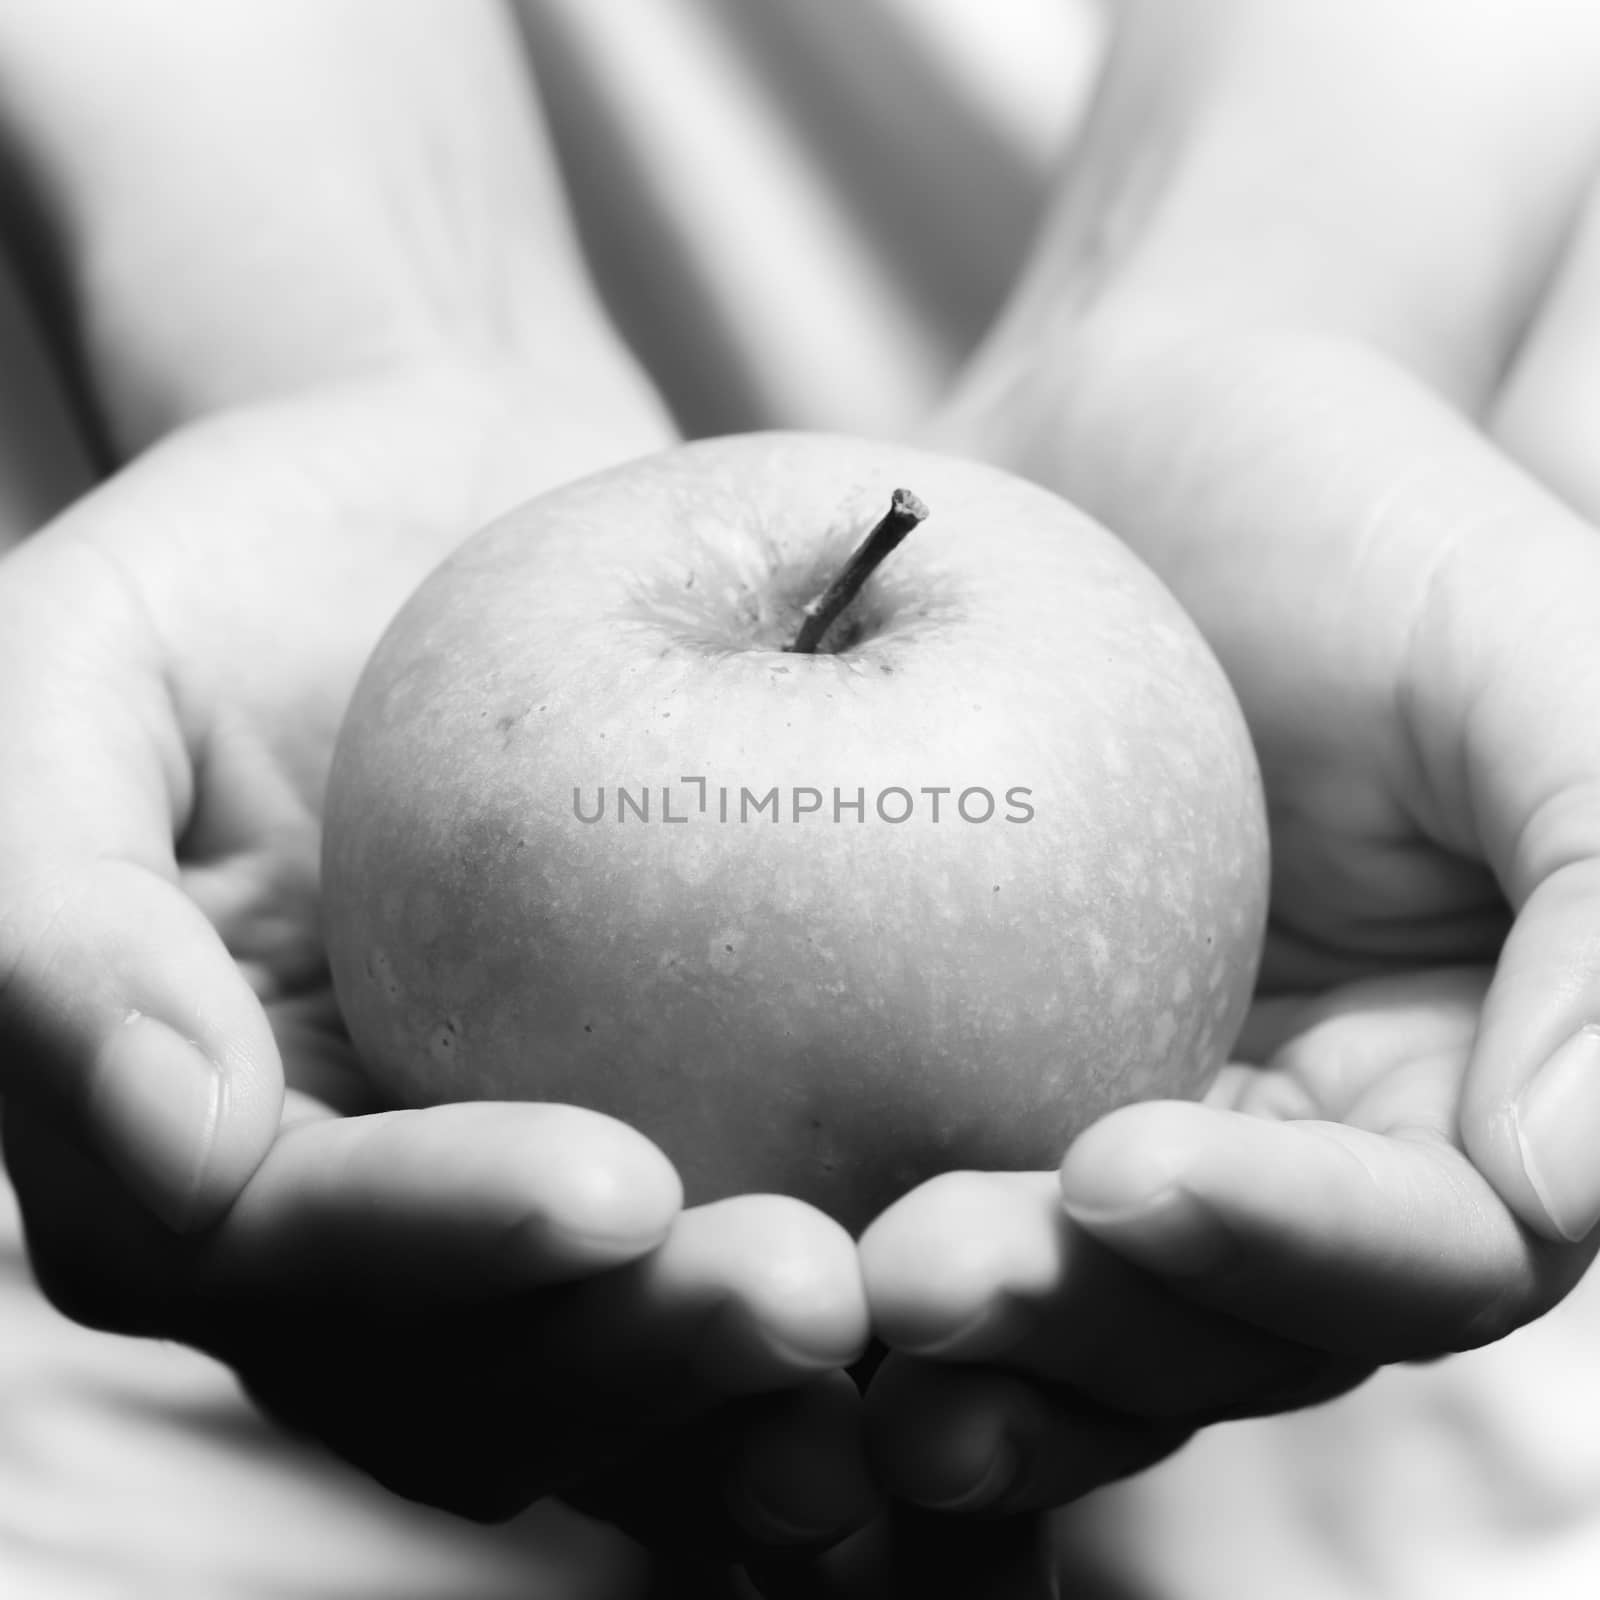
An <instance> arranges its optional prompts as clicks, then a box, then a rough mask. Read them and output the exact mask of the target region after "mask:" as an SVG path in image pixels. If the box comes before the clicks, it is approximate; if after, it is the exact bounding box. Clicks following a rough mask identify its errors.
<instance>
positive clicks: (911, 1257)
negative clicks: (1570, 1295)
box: [861, 968, 1584, 1514]
mask: <svg viewBox="0 0 1600 1600" xmlns="http://www.w3.org/2000/svg"><path fill="white" fill-rule="evenodd" d="M1487 982H1488V974H1487V971H1486V970H1484V969H1477V968H1448V969H1440V970H1436V971H1433V972H1421V973H1416V974H1412V975H1408V976H1404V977H1391V978H1372V979H1366V980H1360V981H1357V982H1354V983H1351V984H1348V985H1343V986H1340V987H1337V988H1335V989H1333V990H1331V991H1328V992H1326V993H1324V994H1323V995H1321V996H1319V997H1317V998H1315V999H1311V1000H1293V1001H1287V1000H1286V1001H1276V1002H1267V1003H1265V1004H1263V1005H1262V1006H1261V1007H1259V1008H1258V1010H1257V1012H1256V1014H1255V1016H1254V1017H1253V1018H1252V1023H1251V1026H1250V1028H1249V1029H1248V1030H1247V1034H1246V1039H1245V1041H1244V1043H1245V1044H1246V1046H1248V1047H1249V1048H1250V1049H1251V1051H1252V1053H1254V1054H1255V1055H1256V1057H1257V1060H1256V1063H1255V1064H1246V1063H1244V1062H1237V1063H1235V1064H1233V1065H1231V1066H1229V1067H1228V1068H1226V1069H1225V1071H1224V1072H1223V1074H1222V1076H1221V1077H1220V1078H1219V1080H1218V1082H1217V1084H1216V1086H1215V1088H1214V1089H1213V1091H1212V1092H1211V1094H1210V1095H1208V1097H1207V1099H1206V1101H1205V1102H1204V1103H1203V1104H1182V1103H1177V1102H1165V1103H1158V1104H1151V1105H1142V1106H1131V1107H1127V1108H1124V1109H1123V1110H1121V1111H1118V1112H1113V1113H1112V1114H1111V1115H1110V1116H1109V1117H1107V1118H1105V1119H1103V1120H1102V1121H1101V1122H1100V1123H1098V1124H1096V1125H1095V1126H1094V1127H1093V1128H1091V1129H1090V1130H1089V1131H1088V1132H1086V1133H1085V1134H1083V1135H1082V1136H1081V1137H1080V1138H1079V1140H1078V1141H1077V1143H1076V1144H1075V1145H1074V1146H1073V1148H1072V1150H1071V1151H1070V1152H1069V1153H1068V1156H1067V1158H1066V1161H1065V1162H1064V1164H1063V1166H1062V1169H1061V1172H1060V1173H1059V1174H1055V1173H958V1174H951V1175H948V1176H946V1177H943V1178H940V1179H936V1180H934V1181H933V1182H932V1183H930V1184H928V1185H925V1186H924V1187H923V1188H922V1189H919V1190H917V1191H916V1192H914V1193H913V1194H911V1195H909V1196H907V1197H906V1198H905V1199H904V1200H902V1201H901V1202H899V1204H898V1205H896V1206H895V1207H893V1208H891V1209H890V1210H889V1211H888V1212H886V1213H885V1214H884V1215H883V1216H882V1217H881V1218H879V1220H878V1221H877V1222H876V1223H874V1224H873V1226H872V1227H871V1228H870V1229H869V1230H868V1232H867V1233H866V1235H865V1236H864V1238H863V1240H862V1243H861V1252H862V1261H863V1268H864V1272H865V1275H866V1280H867V1284H868V1290H869V1295H870V1298H871V1303H872V1309H873V1315H874V1318H875V1322H876V1325H877V1327H878V1329H879V1331H880V1332H881V1334H882V1336H883V1337H884V1338H885V1339H886V1340H887V1342H888V1343H889V1344H890V1345H891V1346H892V1347H894V1349H895V1351H896V1352H897V1353H896V1354H895V1355H893V1356H891V1357H890V1359H889V1360H888V1361H887V1362H886V1363H885V1365H884V1366H883V1368H882V1369H880V1371H879V1373H878V1375H877V1379H876V1381H875V1382H874V1384H873V1387H872V1389H871V1391H870V1393H869V1397H868V1404H867V1412H868V1430H869V1443H870V1445H871V1448H872V1451H873V1454H874V1459H875V1460H876V1462H877V1464H878V1467H879V1470H880V1472H881V1474H882V1477H883V1480H884V1482H885V1484H886V1486H887V1487H889V1488H890V1489H891V1490H892V1491H893V1492H895V1493H896V1494H898V1495H900V1496H901V1497H903V1498H906V1499H908V1500H910V1501H912V1502H913V1503H917V1504H922V1505H927V1506H938V1507H943V1508H945V1509H949V1510H962V1511H972V1512H982V1513H987V1514H995V1513H1001V1512H1021V1511H1026V1510H1032V1509H1039V1508H1043V1507H1047V1506H1051V1505H1055V1504H1059V1503H1062V1502H1064V1501H1066V1500H1070V1499H1073V1498H1076V1497H1077V1496H1079V1495H1081V1494H1084V1493H1086V1492H1087V1491H1088V1490H1090V1489H1092V1488H1096V1487H1098V1486H1099V1485H1101V1484H1103V1483H1105V1482H1108V1481H1111V1480H1113V1479H1115V1478H1118V1477H1122V1476H1125V1475H1127V1474H1128V1473H1131V1472H1135V1471H1138V1470H1140V1469H1142V1468H1143V1467H1145V1466H1148V1465H1150V1464H1151V1463H1153V1462H1155V1461H1157V1460H1159V1459H1161V1458H1162V1457H1163V1456H1165V1455H1167V1454H1169V1453H1170V1452H1171V1451H1173V1450H1174V1449H1176V1448H1178V1446H1179V1445H1181V1444H1182V1443H1183V1442H1184V1440H1186V1439H1187V1438H1188V1437H1189V1435H1190V1434H1191V1433H1193V1432H1194V1430H1195V1429H1196V1428H1198V1427H1202V1426H1205V1425H1207V1424H1209V1423H1211V1422H1215V1421H1219V1420H1224V1419H1231V1418H1237V1417H1243V1416H1251V1415H1262V1414H1270V1413H1273V1412H1277V1411H1283V1410H1290V1409H1294V1408H1296V1407H1299V1406H1303V1405H1307V1404H1312V1403H1315V1402H1317V1401H1320V1400H1324V1399H1327V1398H1330V1397H1332V1396H1333V1395H1336V1394H1338V1393H1340V1392H1341V1391H1342V1390H1344V1389H1346V1388H1348V1387H1350V1386H1352V1385H1354V1384H1355V1383H1357V1382H1359V1381H1360V1380H1361V1379H1362V1378H1363V1377H1365V1376H1366V1375H1367V1373H1368V1372H1370V1371H1371V1370H1372V1369H1373V1368H1374V1367H1376V1366H1378V1365H1380V1364H1382V1363H1385V1362H1391V1361H1398V1360H1405V1359H1410V1358H1419V1357H1431V1356H1435V1355H1438V1354H1440V1353H1441V1352H1443V1351H1445V1350H1453V1349H1459V1348H1465V1347H1468V1346H1471V1345H1474V1344H1479V1343H1483V1342H1485V1341H1487V1340H1489V1339H1492V1338H1495V1337H1497V1336H1498V1335H1500V1334H1502V1333H1504V1332H1505V1331H1507V1330H1508V1329H1509V1328H1510V1327H1513V1326H1515V1325H1517V1324H1518V1323H1520V1322H1522V1321H1525V1320H1527V1319H1528V1318H1530V1317H1531V1316H1533V1315H1534V1314H1536V1312H1537V1311H1538V1310H1540V1309H1543V1308H1545V1307H1548V1306H1549V1305H1551V1304H1553V1303H1554V1302H1555V1301H1556V1300H1558V1299H1559V1298H1560V1297H1561V1296H1562V1295H1563V1294H1564V1293H1565V1292H1566V1291H1567V1289H1569V1288H1570V1287H1571V1285H1572V1283H1573V1282H1574V1281H1576V1278H1577V1276H1578V1275H1579V1274H1580V1273H1581V1271H1582V1269H1583V1265H1584V1261H1583V1259H1582V1258H1581V1257H1580V1256H1578V1255H1577V1254H1575V1253H1574V1252H1573V1251H1572V1250H1570V1249H1568V1248H1567V1247H1565V1246H1562V1245H1559V1244H1552V1243H1551V1242H1549V1241H1546V1240H1543V1239H1541V1238H1539V1237H1538V1236H1537V1235H1535V1234H1533V1233H1532V1232H1531V1231H1530V1230H1528V1229H1526V1228H1525V1227H1523V1226H1522V1225H1521V1224H1520V1223H1519V1222H1518V1220H1517V1218H1516V1217H1515V1215H1514V1214H1513V1213H1512V1212H1511V1211H1510V1209H1509V1208H1508V1207H1507V1206H1506V1205H1505V1204H1504V1202H1503V1201H1502V1200H1501V1199H1500V1198H1499V1196H1498V1195H1497V1194H1496V1192H1495V1191H1494V1189H1493V1188H1492V1187H1491V1186H1490V1184H1489V1183H1488V1181H1487V1179H1486V1178H1485V1177H1484V1176H1483V1175H1482V1174H1481V1173H1480V1172H1479V1170H1478V1169H1477V1167H1476V1166H1475V1165H1474V1164H1473V1163H1472V1161H1471V1160H1470V1159H1469V1158H1468V1157H1467V1155H1466V1154H1465V1152H1464V1151H1463V1149H1462V1146H1461V1141H1460V1137H1459V1133H1458V1129H1457V1118H1458V1110H1459V1100H1460V1094H1461V1090H1462V1085H1463V1081H1464V1077H1465V1072H1466V1067H1467V1062H1468V1059H1469V1057H1470V1052H1471V1048H1472V1041H1473V1037H1474V1033H1475V1029H1476V1025H1477V1019H1478V1014H1479V1008H1480V1005H1481V1002H1482V998H1483V993H1484V990H1485V987H1486V984H1487Z"/></svg>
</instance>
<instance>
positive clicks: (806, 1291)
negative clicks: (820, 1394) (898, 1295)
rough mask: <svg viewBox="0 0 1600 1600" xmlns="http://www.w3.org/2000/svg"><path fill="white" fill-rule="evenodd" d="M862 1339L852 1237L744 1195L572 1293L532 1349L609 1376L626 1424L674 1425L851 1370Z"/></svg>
mask: <svg viewBox="0 0 1600 1600" xmlns="http://www.w3.org/2000/svg"><path fill="white" fill-rule="evenodd" d="M868 1331H869V1329H868V1317H867V1305H866V1296H865V1292H864V1290H863V1288H862V1284H861V1273H860V1267H859V1265H858V1262H857V1258H856V1251H855V1244H854V1241H853V1240H851V1238H850V1236H849V1234H848V1233H846V1232H845V1230H844V1229H843V1228H841V1227H840V1226H839V1225H838V1224H837V1223H836V1222H834V1221H832V1219H831V1218H828V1217H826V1216H824V1215H823V1214H822V1213H821V1212H819V1211H816V1210H814V1209H812V1208H811V1207H810V1206H807V1205H804V1204H802V1203H801V1202H800V1201H798V1200H792V1199H790V1198H788V1197H787V1196H784V1195H741V1196H738V1197H736V1198H734V1199H731V1200H719V1201H715V1202H713V1203H711V1204H709V1205H704V1206H696V1207H694V1208H692V1209H691V1210H688V1211H685V1212H684V1213H683V1214H682V1215H681V1216H680V1217H679V1218H678V1219H677V1221H676V1222H675V1223H674V1224H673V1226H672V1229H671V1231H670V1232H669V1234H668V1236H667V1239H666V1242H665V1243H664V1244H663V1245H662V1246H661V1247H660V1248H659V1249H658V1250H656V1251H654V1252H653V1253H651V1254H650V1255H649V1256H646V1257H644V1258H643V1259H642V1260H640V1261H638V1262H636V1263H634V1264H632V1265H630V1266H628V1267H626V1268H624V1269H622V1270H621V1271H618V1272H614V1273H610V1274H607V1275H606V1276H605V1277H602V1278H597V1279H595V1280H593V1281H591V1282H588V1283H585V1284H582V1285H580V1286H578V1287H577V1288H575V1289H574V1291H573V1292H572V1293H571V1295H570V1296H568V1297H567V1298H566V1299H565V1300H564V1302H563V1303H562V1305H561V1307H560V1309H559V1310H558V1311H554V1312H552V1314H550V1315H548V1316H546V1317H544V1318H543V1319H542V1321H541V1325H540V1327H539V1330H538V1333H537V1341H536V1348H537V1351H538V1353H539V1355H540V1357H541V1359H543V1360H545V1361H547V1362H550V1363H552V1364H554V1365H556V1366H558V1367H561V1368H563V1369H566V1370H573V1371H594V1372H597V1373H605V1374H607V1375H608V1382H609V1383H610V1384H611V1385H612V1400H613V1408H614V1409H617V1410H619V1411H623V1412H626V1413H627V1414H628V1416H629V1417H630V1418H638V1417H644V1416H647V1415H649V1414H652V1413H653V1412H654V1411H655V1410H656V1409H657V1408H660V1411H661V1414H662V1415H665V1416H668V1417H671V1416H673V1415H676V1414H677V1413H679V1412H680V1411H681V1410H682V1409H683V1408H684V1407H685V1406H688V1407H690V1408H691V1409H692V1408H694V1407H696V1406H699V1405H701V1404H703V1403H706V1402H709V1401H711V1400H723V1399H728V1398H731V1397H734V1396H739V1395H747V1394H758V1393H762V1392H765V1391H767V1390H772V1389H778V1388H782V1387H785V1386H789V1385H792V1384H794V1383H796V1382H798V1381H800V1380H802V1379H804V1378H807V1377H811V1376H814V1375H816V1374H817V1373H820V1372H824V1371H828V1370H831V1369H833V1368H843V1367H845V1366H848V1365H849V1364H850V1363H851V1362H852V1361H854V1360H855V1359H856V1358H857V1357H858V1356H859V1355H860V1354H861V1352H862V1350H863V1349H864V1348H865V1346H866V1342H867V1336H868Z"/></svg>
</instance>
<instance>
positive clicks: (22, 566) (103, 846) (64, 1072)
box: [0, 523, 282, 1229]
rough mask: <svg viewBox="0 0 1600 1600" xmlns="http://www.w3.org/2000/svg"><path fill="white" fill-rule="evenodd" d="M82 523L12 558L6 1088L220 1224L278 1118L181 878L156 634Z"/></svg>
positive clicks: (186, 1208) (179, 774)
mask: <svg viewBox="0 0 1600 1600" xmlns="http://www.w3.org/2000/svg"><path fill="white" fill-rule="evenodd" d="M65 528H66V525H65V523H63V524H58V525H57V528H56V529H54V530H52V531H51V532H49V533H47V534H45V535H41V536H40V537H39V538H37V539H35V540H33V541H31V542H30V543H29V544H27V545H26V546H24V547H23V548H22V549H20V550H18V551H16V552H15V553H13V554H12V555H11V556H10V557H9V558H8V559H7V561H6V563H5V567H4V571H3V572H0V747H3V748H4V749H5V751H6V770H7V772H8V774H12V775H25V781H18V778H17V776H11V777H8V779H7V781H6V782H4V783H3V784H0V1087H3V1088H4V1090H5V1092H6V1093H8V1094H13V1095H19V1096H24V1097H29V1098H34V1099H36V1100H38V1101H39V1102H40V1103H41V1104H44V1105H48V1106H49V1107H51V1108H52V1110H53V1111H54V1113H55V1114H56V1115H57V1116H58V1117H59V1118H60V1119H61V1120H62V1121H63V1122H64V1124H65V1125H67V1126H70V1127H72V1128H75V1129H77V1130H79V1131H81V1133H82V1134H83V1135H84V1136H85V1137H86V1138H87V1139H88V1140H89V1141H90V1142H91V1143H92V1144H94V1145H95V1147H96V1148H98V1149H99V1150H100V1151H101V1152H102V1153H103V1154H104V1155H105V1157H106V1159H107V1160H108V1161H110V1162H111V1164H112V1165H113V1166H114V1167H115V1168H116V1170H117V1171H118V1172H119V1173H120V1174H121V1176H122V1177H123V1178H124V1179H125V1180H126V1182H127V1183H128V1185H129V1187H130V1188H131V1189H132V1190H133V1191H134V1193H135V1194H137V1195H138V1196H139V1197H140V1199H141V1200H143V1201H144V1203H145V1204H146V1205H148V1206H149V1207H150V1208H151V1209H152V1210H153V1211H154V1212H155V1213H156V1214H157V1215H159V1216H160V1217H162V1218H163V1220H164V1221H166V1222H167V1223H168V1224H169V1225H171V1226H173V1227H175V1228H179V1229H184V1228H190V1227H194V1226H197V1225H199V1224H200V1223H203V1222H206V1221H209V1220H212V1219H214V1218H215V1217H216V1216H217V1215H218V1214H219V1212H220V1211H221V1210H222V1209H223V1208H225V1207H226V1206H227V1205H228V1204H229V1203H231V1201H232V1200H233V1199H234V1197H235V1196H236V1195H237V1193H238V1191H239V1189H240V1188H241V1186H242V1185H243V1183H244V1181H245V1179H246V1178H247V1177H248V1176H249V1174H250V1172H251V1171H252V1170H253V1169H254V1167H255V1165H256V1163H257V1162H258V1161H259V1160H260V1158H261V1156H262V1155H263V1154H264V1152H265V1151H266V1149H267V1147H268V1145H269V1144H270V1143H271V1140H272V1137H273V1134H274V1133H275V1131H276V1128H277V1122H278V1112H279V1104H280V1099H281V1093H282V1068H281V1063H280V1061H279V1057H278V1052H277V1048H276V1046H275V1044H274V1042H273V1038H272V1034H271V1030H270V1029H269V1027H268V1025H267V1022H266V1019H265V1017H264V1016H263V1014H262V1011H261V1007H260V1005H259V1003H258V1002H257V1000H256V997H255V995H254V994H253V993H252V991H251V990H250V988H249V986H248V984H247V983H246V982H245V981H244V979H243V978H242V977H241V976H240V974H239V972H238V970H237V969H236V967H235V965H234V963H233V961H232V960H231V959H230V957H229V955H228V952H227V950H226V949H225V948H224V947H223V945H222V943H221V942H220V940H219V939H218V938H217V936H216V934H215V932H214V931H213V930H212V928H211V927H210V925H209V924H208V923H207V922H206V921H205V919H204V917H202V916H201V915H200V913H199V912H198V911H197V910H196V909H195V907H194V906H193V905H192V904H191V903H190V902H189V901H188V900H187V899H186V897H185V896H184V895H183V894H182V893H181V891H180V890H179V888H178V887H177V867H176V862H175V858H174V845H173V841H174V839H175V837H176V836H177V834H178V833H179V832H180V831H181V828H182V825H183V820H184V813H185V810H186V807H187V804H188V798H189V774H190V770H191V768H190V758H189V754H188V752H187V750H186V748H185V741H184V735H183V731H182V730H181V728H180V727H179V726H178V721H177V716H176V713H175V710H174V708H173V706H172V705H171V703H170V701H169V699H168V696H167V693H166V688H165V677H164V671H163V663H162V657H161V652H160V646H159V642H158V641H157V640H156V639H155V638H154V637H153V636H152V635H151V633H150V630H149V628H148V625H147V623H146V622H145V620H144V618H143V617H142V615H141V613H140V610H139V607H138V604H137V602H136V600H134V599H133V597H132V595H131V593H130V591H129V590H128V589H127V587H126V586H125V584H124V583H123V582H122V580H121V579H120V578H119V576H118V574H117V572H116V569H115V568H114V567H112V566H111V565H110V564H109V563H108V562H107V560H106V558H105V557H104V556H103V555H99V554H96V553H94V552H93V551H91V549H90V548H89V547H88V546H87V545H86V544H85V543H83V542H81V541H76V540H74V539H72V538H71V537H69V536H68V535H67V534H66V532H65V531H64V530H65Z"/></svg>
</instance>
